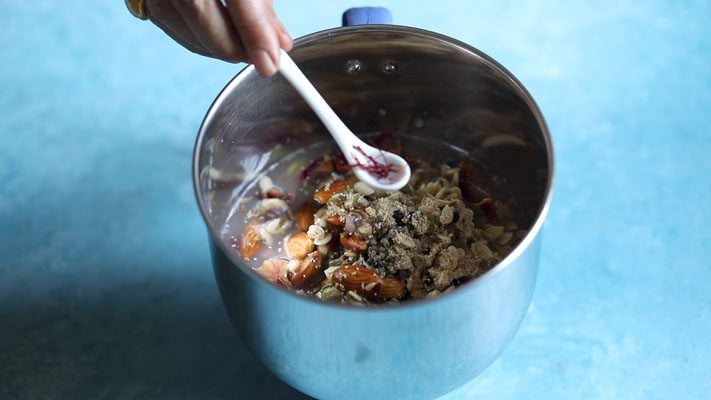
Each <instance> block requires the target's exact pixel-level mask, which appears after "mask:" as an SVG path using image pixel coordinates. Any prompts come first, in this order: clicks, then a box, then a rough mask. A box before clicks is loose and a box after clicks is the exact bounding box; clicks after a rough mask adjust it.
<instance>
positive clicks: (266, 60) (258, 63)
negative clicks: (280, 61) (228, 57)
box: [252, 50, 277, 77]
mask: <svg viewBox="0 0 711 400" xmlns="http://www.w3.org/2000/svg"><path fill="white" fill-rule="evenodd" d="M252 63H253V64H254V66H255V68H257V72H259V75H261V76H264V77H267V76H272V75H274V74H276V72H277V66H276V64H275V63H274V60H272V58H271V57H270V56H269V53H267V52H266V50H256V51H255V52H254V53H252Z"/></svg>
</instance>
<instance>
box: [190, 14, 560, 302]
mask: <svg viewBox="0 0 711 400" xmlns="http://www.w3.org/2000/svg"><path fill="white" fill-rule="evenodd" d="M354 31H358V32H388V33H400V34H406V35H410V36H420V37H425V38H427V39H429V40H431V39H435V40H437V41H440V42H443V43H445V44H447V45H450V46H454V47H457V48H459V50H462V51H464V52H467V53H470V54H471V55H473V56H475V57H478V58H480V59H482V60H483V62H485V63H487V64H488V65H489V66H491V67H493V69H495V70H497V71H498V72H500V73H501V74H502V75H503V76H505V77H506V79H507V80H508V81H509V83H510V84H511V85H512V87H514V88H515V89H516V90H517V92H518V94H519V95H520V96H521V98H522V99H523V100H524V101H525V102H526V105H527V106H528V107H529V108H530V110H531V112H532V113H533V116H534V117H535V119H536V122H537V123H538V126H539V127H540V129H541V134H542V136H543V139H544V141H545V147H546V154H547V155H548V160H547V161H548V165H547V167H548V176H547V180H546V188H545V193H544V196H543V198H544V201H543V204H542V206H541V207H540V209H539V210H538V212H537V214H536V218H535V221H534V223H533V225H532V226H531V229H530V230H529V231H528V233H527V234H526V236H525V237H524V238H523V239H522V240H521V242H519V244H518V245H517V246H516V247H515V248H514V249H513V251H511V253H509V254H508V255H507V256H506V257H504V259H502V260H501V261H499V263H497V264H496V265H495V266H494V267H493V268H492V269H490V270H488V271H487V272H485V273H484V274H483V275H481V276H479V277H477V278H475V279H472V280H471V281H469V282H467V283H464V284H462V285H461V286H459V287H457V288H456V289H455V290H452V291H451V292H448V293H442V294H440V295H438V296H436V297H433V298H431V299H412V300H408V301H406V302H403V303H397V304H390V303H388V304H381V305H377V306H372V307H357V306H352V305H348V304H341V303H330V302H324V301H321V300H319V299H315V298H311V297H306V296H301V295H298V294H296V293H295V292H294V291H292V290H289V289H287V288H283V287H281V286H278V285H275V284H272V283H270V282H267V281H266V280H265V279H264V278H262V277H261V276H259V274H258V273H257V272H256V271H255V270H253V269H252V268H251V267H249V266H248V265H246V264H245V263H244V262H243V261H242V260H241V259H240V258H239V257H237V256H236V253H235V252H234V251H230V249H229V248H228V247H227V246H226V244H225V242H224V241H223V240H221V239H219V238H220V235H219V232H217V230H216V229H215V227H214V226H213V225H212V224H211V223H210V221H209V220H208V215H207V212H206V207H205V202H204V199H203V198H202V196H201V193H200V185H199V182H200V165H199V161H200V153H201V151H202V145H203V143H204V140H203V139H204V137H205V135H206V134H207V126H208V125H209V124H210V122H211V121H212V119H213V118H214V116H215V113H216V110H217V109H218V108H219V107H220V105H221V104H222V102H223V101H224V100H225V98H226V97H227V94H229V93H231V92H232V91H233V89H234V88H235V87H236V86H237V85H239V83H240V82H241V81H243V80H244V79H245V77H246V76H247V75H249V74H250V73H251V72H253V71H254V69H255V68H254V65H251V64H250V65H247V66H246V67H245V68H243V69H242V70H241V71H240V72H239V73H237V75H235V76H234V77H233V78H232V79H231V80H230V81H229V82H228V83H227V84H226V85H225V87H224V88H223V89H222V90H221V91H220V93H219V94H218V95H217V97H216V98H215V100H214V101H213V102H212V104H211V105H210V107H209V108H208V111H207V113H206V114H205V117H204V118H203V120H202V122H201V123H200V128H199V130H198V136H197V138H196V140H195V146H194V150H193V162H192V170H193V171H192V176H193V190H194V194H195V198H196V200H197V202H198V206H199V208H200V214H201V216H202V219H203V221H204V222H205V225H207V228H208V231H209V234H210V239H211V240H212V241H213V242H214V243H215V244H216V245H217V247H219V249H220V251H222V253H223V254H224V255H225V256H226V257H227V258H228V259H229V260H230V261H231V262H232V264H233V265H234V266H235V267H237V268H240V269H241V270H242V272H244V273H245V275H247V276H248V277H249V278H250V279H253V280H256V281H258V282H259V283H258V284H259V285H263V286H265V287H269V288H272V289H275V290H277V291H281V292H285V293H288V295H289V296H291V297H292V298H293V300H294V301H303V302H306V303H308V304H310V305H320V306H322V307H338V308H340V309H341V310H344V311H346V310H349V311H353V312H367V313H373V312H380V313H383V312H399V311H403V310H407V309H411V308H420V307H426V306H430V305H433V304H436V303H441V302H443V301H447V300H448V299H450V298H453V297H455V296H459V295H464V294H465V293H466V292H469V291H474V290H476V288H477V287H478V286H480V285H483V284H484V283H485V282H486V281H488V280H490V279H492V278H493V277H494V276H496V275H497V274H498V273H500V272H501V271H503V270H504V269H505V268H507V267H508V266H509V265H511V264H512V263H513V262H514V261H515V260H516V259H518V258H519V257H520V256H521V255H522V254H523V253H524V252H525V251H526V250H527V249H528V248H529V247H530V246H531V244H532V243H533V241H534V240H535V239H536V238H537V237H538V235H539V234H540V231H541V229H542V228H543V223H544V221H545V219H546V217H547V215H548V211H549V209H550V203H551V198H552V196H553V182H554V177H555V157H554V151H553V143H552V138H551V135H550V131H549V129H548V125H547V124H546V121H545V119H544V118H543V114H542V113H541V110H540V108H539V107H538V104H537V103H536V102H535V100H534V99H533V97H532V96H531V94H530V93H529V92H528V90H527V89H526V88H525V87H524V86H523V84H522V83H521V82H520V81H519V80H518V79H517V78H516V77H515V76H514V75H513V74H512V73H511V72H510V71H509V70H508V69H506V68H505V67H504V66H503V65H501V64H499V63H498V62H497V61H496V60H494V59H493V58H491V57H490V56H488V55H487V54H485V53H484V52H482V51H481V50H479V49H477V48H475V47H473V46H471V45H469V44H466V43H464V42H461V41H459V40H457V39H454V38H451V37H449V36H446V35H443V34H440V33H436V32H432V31H428V30H425V29H420V28H413V27H409V26H402V25H357V26H346V27H339V28H332V29H326V30H322V31H318V32H314V33H311V34H308V35H305V36H302V37H299V38H297V39H295V40H294V48H296V47H298V46H299V45H301V44H306V43H310V42H313V41H316V40H319V39H321V38H324V37H332V36H337V35H342V34H347V33H352V32H354Z"/></svg>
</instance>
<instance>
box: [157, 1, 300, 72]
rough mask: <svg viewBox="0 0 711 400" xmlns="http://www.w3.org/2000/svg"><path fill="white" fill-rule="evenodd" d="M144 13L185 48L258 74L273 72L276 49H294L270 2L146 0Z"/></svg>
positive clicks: (277, 60) (276, 63) (276, 59)
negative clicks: (249, 67)
mask: <svg viewBox="0 0 711 400" xmlns="http://www.w3.org/2000/svg"><path fill="white" fill-rule="evenodd" d="M225 3H226V6H225ZM146 11H147V14H148V16H149V18H150V20H151V21H153V23H154V24H156V25H157V26H158V27H160V28H161V29H162V30H163V31H165V32H166V33H167V34H168V36H170V37H171V38H173V39H174V40H175V41H176V42H178V43H180V44H181V45H183V47H185V48H187V49H188V50H190V51H193V52H195V53H198V54H202V55H207V56H209V57H215V58H219V59H223V60H226V61H232V62H237V61H248V62H251V63H252V64H254V66H255V68H256V69H257V72H258V73H259V74H260V75H262V76H271V75H273V74H275V73H276V71H277V69H278V68H279V54H280V49H284V50H286V51H289V50H291V48H292V47H293V45H294V43H293V40H292V39H291V36H289V33H288V32H287V30H286V28H285V27H284V24H282V23H281V21H279V18H278V17H277V15H276V13H275V12H274V8H273V6H272V2H271V0H228V1H226V2H223V1H222V0H146Z"/></svg>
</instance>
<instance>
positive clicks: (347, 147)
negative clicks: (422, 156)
mask: <svg viewBox="0 0 711 400" xmlns="http://www.w3.org/2000/svg"><path fill="white" fill-rule="evenodd" d="M279 72H281V74H282V75H283V76H284V78H286V80H287V81H289V83H291V85H292V86H293V87H294V89H296V91H297V92H299V94H300V95H301V96H302V97H303V98H304V100H305V101H306V103H307V104H308V105H309V106H310V107H311V108H312V109H313V110H314V112H315V113H316V115H317V116H318V117H319V119H320V120H321V122H323V124H324V125H325V126H326V129H327V130H328V131H329V132H330V133H331V136H333V138H334V139H335V140H336V144H338V147H339V148H340V149H341V152H343V155H344V156H345V158H346V161H348V164H349V165H351V166H352V167H353V172H354V173H355V175H356V177H357V178H358V179H359V180H360V181H362V182H364V183H366V184H367V185H368V186H370V187H372V188H373V189H375V190H379V191H386V192H393V191H396V190H400V189H402V188H403V187H404V186H405V185H406V184H407V182H408V181H409V180H410V175H411V173H412V172H411V170H410V166H409V165H408V164H407V161H405V159H404V158H402V157H400V156H399V155H397V154H394V153H391V152H388V151H385V150H381V149H378V148H375V147H373V146H371V145H369V144H367V143H365V142H364V141H362V140H361V139H360V138H359V137H358V136H356V135H355V134H354V133H353V132H352V131H351V130H350V129H348V127H347V126H346V124H344V123H343V121H341V119H340V118H338V115H336V113H335V112H334V111H333V109H332V108H331V107H330V106H329V105H328V103H326V100H324V99H323V97H322V96H321V95H320V94H319V92H318V91H317V90H316V88H315V87H314V86H313V85H312V84H311V82H310V81H309V80H308V78H306V76H305V75H304V73H303V72H301V69H299V67H298V66H297V65H296V63H294V60H292V59H291V57H290V56H289V54H288V53H287V52H285V51H284V50H282V51H281V57H280V62H279Z"/></svg>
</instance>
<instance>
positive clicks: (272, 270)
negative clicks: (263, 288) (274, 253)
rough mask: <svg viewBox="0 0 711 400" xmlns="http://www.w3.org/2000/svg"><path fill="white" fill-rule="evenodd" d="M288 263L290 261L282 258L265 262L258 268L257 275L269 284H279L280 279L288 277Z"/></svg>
mask: <svg viewBox="0 0 711 400" xmlns="http://www.w3.org/2000/svg"><path fill="white" fill-rule="evenodd" d="M288 263H289V261H288V260H284V259H281V258H272V259H269V260H264V261H263V262H262V265H260V266H259V268H257V273H258V274H259V275H261V276H262V277H264V278H265V279H266V280H268V281H269V282H277V281H278V280H279V279H280V278H282V277H284V276H286V264H288Z"/></svg>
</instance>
